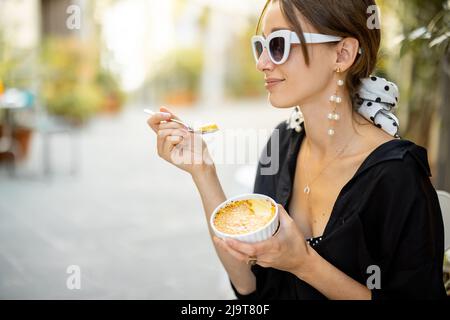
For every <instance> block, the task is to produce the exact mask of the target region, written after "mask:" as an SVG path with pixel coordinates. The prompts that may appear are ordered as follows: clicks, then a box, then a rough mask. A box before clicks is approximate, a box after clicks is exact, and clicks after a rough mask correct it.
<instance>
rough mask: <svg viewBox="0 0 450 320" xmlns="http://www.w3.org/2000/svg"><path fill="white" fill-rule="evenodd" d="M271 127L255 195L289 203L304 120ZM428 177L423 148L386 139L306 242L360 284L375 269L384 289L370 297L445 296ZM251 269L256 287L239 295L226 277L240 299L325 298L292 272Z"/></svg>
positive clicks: (440, 236) (437, 217)
mask: <svg viewBox="0 0 450 320" xmlns="http://www.w3.org/2000/svg"><path fill="white" fill-rule="evenodd" d="M276 129H277V132H278V137H277V135H275V134H272V136H271V138H270V139H269V141H268V143H267V145H266V147H265V149H264V151H263V154H262V157H261V159H260V162H259V165H258V170H257V174H256V181H255V186H254V192H255V193H261V194H265V195H268V196H270V197H272V198H273V199H274V200H275V201H276V202H278V203H280V204H282V205H283V207H284V208H288V207H289V201H290V198H291V193H292V189H293V182H294V181H293V180H294V176H295V170H296V163H297V155H298V152H299V149H300V145H301V142H302V140H303V138H304V136H305V130H304V123H301V131H300V132H299V133H297V132H296V131H295V130H293V129H288V128H287V125H286V122H283V123H281V124H280V125H278V126H277V128H276ZM275 138H276V139H277V140H279V149H278V150H277V152H279V154H278V159H279V170H278V171H277V172H276V173H275V174H273V175H266V174H265V173H263V172H262V171H261V170H263V169H264V168H266V169H267V168H268V167H270V166H271V165H274V161H275V162H276V158H275V157H274V156H277V155H276V154H274V155H273V156H272V155H271V143H272V141H275ZM274 150H276V148H275V149H274ZM266 160H272V163H270V161H266ZM299 169H301V168H299ZM429 177H431V172H430V168H429V165H428V160H427V151H426V149H424V148H423V147H420V146H418V145H416V144H414V143H413V142H411V141H408V140H404V139H395V140H391V141H388V142H386V143H383V144H382V145H380V146H378V147H377V148H376V149H375V150H374V151H373V152H372V153H371V154H370V155H369V156H368V157H367V158H366V159H365V160H364V162H363V163H362V164H361V166H360V167H359V168H358V170H357V172H356V173H355V175H354V176H353V177H352V178H351V179H350V180H349V181H348V183H347V184H346V185H345V186H344V187H343V188H342V189H341V191H340V193H339V195H338V197H337V199H336V202H335V204H334V207H333V209H332V212H331V216H330V219H329V221H328V223H327V225H326V227H325V230H324V233H323V235H322V236H321V237H320V239H317V238H316V239H311V240H310V241H309V243H310V244H311V241H313V244H314V245H313V246H312V247H313V248H314V250H316V251H317V252H318V253H319V254H320V255H321V256H322V257H323V258H324V259H326V260H327V261H328V262H330V263H331V264H333V265H334V266H335V267H337V268H338V269H339V270H341V271H342V272H344V273H346V274H347V275H348V276H350V277H351V278H353V279H354V280H356V281H358V282H360V283H362V284H364V285H366V283H367V280H368V278H369V277H370V276H371V275H373V270H370V269H369V270H370V271H368V267H369V266H372V265H376V266H378V267H379V268H380V273H381V278H380V280H381V286H380V287H381V288H380V289H372V290H371V292H372V299H391V298H425V299H429V298H431V299H434V298H444V297H445V290H444V284H443V272H442V269H443V257H444V227H443V221H442V214H441V209H440V206H439V201H438V197H437V194H436V191H435V189H434V188H433V185H432V184H431V181H430V179H429ZM319 240H320V241H319ZM251 270H252V272H253V273H254V274H255V276H256V291H255V292H253V293H251V294H248V295H241V294H239V293H238V292H237V290H236V288H235V287H234V286H233V284H232V283H231V282H230V283H231V286H232V288H233V290H234V292H235V294H236V296H237V297H238V298H239V299H325V298H326V297H325V296H324V295H322V294H321V293H320V292H319V291H317V290H316V289H315V288H313V287H312V286H310V285H308V284H307V283H306V282H304V281H302V280H300V279H299V278H297V277H296V276H295V275H293V274H291V273H289V272H285V271H281V270H277V269H273V268H263V267H261V266H259V265H255V266H252V269H251Z"/></svg>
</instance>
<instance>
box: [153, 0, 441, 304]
mask: <svg viewBox="0 0 450 320" xmlns="http://www.w3.org/2000/svg"><path fill="white" fill-rule="evenodd" d="M371 5H375V2H374V1H373V0H346V1H332V0H327V1H325V0H324V1H315V0H291V1H288V0H269V1H268V2H267V4H266V7H265V8H264V11H263V13H262V15H261V18H260V21H259V23H258V28H257V30H259V25H260V24H261V22H262V36H256V37H254V38H253V40H252V42H253V50H254V53H255V58H256V60H257V68H258V70H259V71H261V72H262V73H263V74H264V78H265V85H266V88H267V90H268V95H269V100H270V102H271V104H272V105H273V106H275V107H277V108H289V107H293V106H300V108H301V114H300V108H298V107H296V108H295V110H294V114H293V116H292V117H291V119H289V120H288V121H287V122H283V123H281V124H280V125H279V126H278V127H277V128H276V133H277V134H273V135H272V137H271V138H270V139H269V142H268V144H267V146H266V150H265V151H264V153H263V155H266V153H270V150H274V149H275V150H277V151H276V152H273V154H268V155H267V156H269V157H270V158H269V159H273V157H278V159H279V161H280V169H279V170H278V172H275V173H273V174H267V173H263V169H264V168H265V165H264V164H263V161H260V164H259V166H258V171H257V176H256V181H255V188H254V191H255V192H256V193H263V194H266V195H268V196H270V197H272V198H273V199H275V201H277V202H278V203H279V210H280V219H281V224H280V228H279V230H278V232H277V234H276V235H275V236H274V237H272V238H271V239H269V240H266V241H263V242H260V243H257V244H247V243H242V242H239V241H231V240H222V239H218V238H216V237H214V236H213V235H212V233H211V230H210V233H211V237H212V239H213V241H214V246H215V249H216V251H217V254H218V256H219V258H220V260H221V262H222V264H223V266H224V267H225V269H226V271H227V273H228V276H229V278H230V281H231V285H232V288H233V290H234V291H235V293H236V295H237V297H238V298H240V299H324V298H328V299H387V298H441V297H444V295H445V292H444V287H443V282H442V280H443V278H442V261H443V254H444V250H443V242H444V239H443V223H442V216H441V211H440V208H439V203H438V199H437V195H436V192H435V190H434V188H433V186H432V184H431V182H430V179H429V176H431V174H430V169H429V165H428V162H427V154H426V150H425V149H424V148H422V147H420V146H417V145H415V144H414V143H412V142H411V141H408V140H403V139H400V137H399V136H398V135H397V129H398V120H397V119H396V118H395V116H394V115H393V114H392V113H390V112H389V111H390V109H391V108H392V107H393V106H395V105H396V103H397V100H398V97H397V92H396V90H397V88H396V86H395V85H394V84H392V83H390V82H387V81H385V80H384V79H381V78H376V77H369V75H370V74H371V73H372V72H373V69H374V67H375V64H376V58H377V52H378V50H379V44H380V31H379V30H378V29H376V28H369V25H368V16H367V14H366V12H367V10H368V7H369V6H371ZM330 96H331V97H330ZM371 108H372V109H371ZM374 108H375V109H376V110H377V112H375V113H374V112H373V111H371V110H373V109H374ZM170 118H176V116H175V115H174V114H172V113H171V112H170V111H169V110H168V109H166V108H161V112H160V113H157V114H156V115H154V116H152V117H151V118H150V119H149V120H148V123H149V125H150V127H151V128H152V129H153V130H154V131H155V132H157V134H158V138H157V139H158V154H159V155H160V156H161V157H162V158H163V159H165V160H167V161H169V162H171V163H173V164H175V165H176V166H178V167H179V168H180V169H182V170H185V171H187V172H189V173H190V174H191V176H192V178H193V181H194V183H195V185H196V186H197V188H198V190H199V192H200V195H201V198H202V202H203V206H204V209H205V212H206V218H207V219H206V220H207V221H209V217H210V215H211V213H212V212H213V210H214V208H215V207H216V206H217V205H218V204H220V203H221V202H223V201H224V200H225V199H226V197H225V194H224V192H223V190H222V188H221V185H220V182H219V180H218V177H217V175H216V171H215V167H214V164H213V163H212V161H211V159H210V157H209V155H208V152H207V148H206V145H205V144H204V143H203V142H202V141H200V145H201V148H199V149H198V150H200V152H199V151H198V150H197V151H195V150H194V148H193V145H195V143H194V142H195V139H201V138H199V137H198V135H194V134H191V133H189V132H187V131H186V130H185V129H184V128H183V127H182V126H180V125H179V124H177V123H174V122H170V121H167V120H169V119H170ZM274 132H275V131H274ZM274 145H275V146H276V147H277V148H272V147H273V146H274ZM197 146H198V144H197ZM175 154H178V155H180V154H182V155H183V156H186V155H188V157H189V158H191V159H194V158H196V159H201V161H191V162H189V163H188V162H186V161H185V162H183V161H177V160H176V157H174V155H175ZM199 154H201V155H202V157H198V155H199ZM264 163H267V159H265V161H264Z"/></svg>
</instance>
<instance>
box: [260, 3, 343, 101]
mask: <svg viewBox="0 0 450 320" xmlns="http://www.w3.org/2000/svg"><path fill="white" fill-rule="evenodd" d="M299 21H300V24H301V26H302V28H303V31H304V32H313V33H317V30H316V29H315V28H314V27H313V26H311V25H310V24H309V23H308V22H307V21H306V20H305V19H304V18H303V17H302V16H299ZM280 28H282V29H289V30H292V28H291V27H290V26H289V24H288V23H287V21H286V19H285V18H284V16H283V14H282V12H281V9H280V6H279V3H278V1H272V2H271V3H270V4H269V7H268V8H267V11H266V14H265V15H264V17H263V21H262V31H263V36H264V37H267V36H268V35H269V34H270V33H271V32H273V30H274V29H280ZM306 46H307V50H308V53H309V58H310V64H309V66H307V65H306V63H305V60H304V56H303V53H302V49H301V47H300V45H299V44H294V45H291V51H290V53H289V58H288V59H287V61H286V62H285V63H284V64H281V65H277V64H274V63H273V62H272V61H271V60H270V58H269V55H268V53H267V50H266V49H264V51H263V53H262V55H261V56H260V58H259V61H258V63H257V68H258V70H259V71H261V72H263V73H264V78H265V87H266V89H267V90H268V92H269V101H270V103H271V104H272V105H273V106H274V107H277V108H289V107H292V106H297V105H303V104H307V103H308V102H310V101H313V100H315V99H317V97H318V96H319V95H320V94H322V95H323V91H324V90H325V89H326V88H327V87H328V86H330V85H331V82H332V81H333V72H334V64H333V62H335V61H336V52H335V51H334V50H333V47H332V46H329V45H326V44H307V45H306ZM331 94H332V93H330V95H331Z"/></svg>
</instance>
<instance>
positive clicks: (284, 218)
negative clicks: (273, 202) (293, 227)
mask: <svg viewBox="0 0 450 320" xmlns="http://www.w3.org/2000/svg"><path fill="white" fill-rule="evenodd" d="M278 214H279V216H280V225H281V226H285V225H286V224H289V223H291V222H293V220H292V218H291V216H290V215H289V214H288V213H287V212H286V210H285V209H284V208H283V206H282V205H281V204H278ZM281 226H280V227H281Z"/></svg>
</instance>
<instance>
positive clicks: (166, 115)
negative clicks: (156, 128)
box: [161, 112, 171, 118]
mask: <svg viewBox="0 0 450 320" xmlns="http://www.w3.org/2000/svg"><path fill="white" fill-rule="evenodd" d="M161 115H162V116H163V117H164V118H170V117H171V114H170V113H167V112H161Z"/></svg>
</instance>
